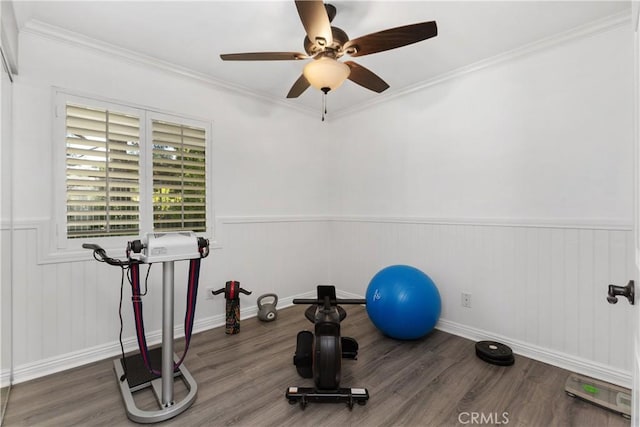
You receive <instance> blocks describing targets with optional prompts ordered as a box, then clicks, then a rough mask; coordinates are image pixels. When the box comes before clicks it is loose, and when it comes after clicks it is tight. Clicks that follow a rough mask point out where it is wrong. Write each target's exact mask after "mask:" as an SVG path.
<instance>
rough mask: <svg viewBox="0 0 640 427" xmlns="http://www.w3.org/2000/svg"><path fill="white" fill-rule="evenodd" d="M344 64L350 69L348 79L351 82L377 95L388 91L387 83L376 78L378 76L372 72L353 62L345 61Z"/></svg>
mask: <svg viewBox="0 0 640 427" xmlns="http://www.w3.org/2000/svg"><path fill="white" fill-rule="evenodd" d="M344 63H345V64H347V65H348V66H349V68H351V74H349V77H348V78H349V80H351V81H352V82H354V83H357V84H359V85H360V86H362V87H364V88H366V89H369V90H372V91H374V92H377V93H380V92H384V91H385V90H387V89H389V85H388V84H387V82H385V81H384V80H382V79H381V78H380V77H378V75H377V74H375V73H374V72H373V71H371V70H369V69H367V68H364V67H363V66H362V65H359V64H356V63H355V62H353V61H345V62H344Z"/></svg>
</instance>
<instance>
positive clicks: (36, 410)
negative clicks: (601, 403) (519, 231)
mask: <svg viewBox="0 0 640 427" xmlns="http://www.w3.org/2000/svg"><path fill="white" fill-rule="evenodd" d="M305 308H306V307H301V306H294V307H290V308H287V309H283V310H279V313H278V320H276V321H275V322H271V323H262V322H260V321H258V320H257V319H256V318H252V319H243V320H242V323H241V332H240V334H237V335H226V334H225V333H224V328H216V329H212V330H209V331H206V332H202V333H199V334H196V335H194V336H193V338H192V341H191V348H190V350H189V354H188V355H187V358H186V361H185V365H186V366H187V367H188V368H189V371H190V372H191V374H192V375H193V376H194V378H195V379H196V382H197V383H198V397H197V400H196V402H195V403H194V404H193V406H192V407H191V408H189V409H188V410H187V411H186V412H184V413H183V414H180V415H179V416H177V417H176V418H174V419H172V420H169V421H167V422H165V423H163V425H165V426H205V425H206V426H312V425H313V426H335V425H348V426H360V425H362V426H449V425H465V424H466V423H465V421H467V423H468V422H469V420H470V418H469V417H470V416H471V414H473V413H481V414H484V416H485V417H492V418H490V419H489V421H491V422H490V423H489V424H492V423H493V424H494V425H498V424H506V423H505V421H506V420H505V419H504V418H502V417H503V414H506V417H507V420H508V425H510V426H545V427H546V426H592V425H593V426H611V427H617V426H628V425H629V421H627V420H625V419H624V418H622V417H620V416H618V415H616V414H613V413H611V412H608V411H605V410H603V409H600V408H597V407H594V406H592V405H589V404H587V403H584V402H582V401H579V400H575V399H571V398H569V397H568V396H566V395H565V393H564V381H565V380H566V378H567V376H568V375H569V372H567V371H565V370H562V369H559V368H556V367H553V366H550V365H547V364H544V363H541V362H537V361H534V360H531V359H527V358H525V357H521V356H518V355H516V363H515V364H514V365H513V366H511V367H499V366H493V365H489V364H487V363H485V362H483V361H481V360H480V359H478V358H477V357H476V356H475V349H474V343H473V342H471V341H469V340H466V339H463V338H460V337H457V336H454V335H451V334H447V333H445V332H441V331H437V330H436V331H434V332H432V333H431V334H430V335H428V336H427V337H425V338H423V339H419V340H414V341H398V340H394V339H391V338H388V337H385V336H383V335H382V334H380V332H378V330H377V329H376V328H375V327H374V326H373V325H372V324H371V322H370V321H369V319H368V317H367V314H366V310H365V309H364V308H363V307H361V306H347V307H345V309H346V310H347V312H348V316H347V318H346V319H345V320H344V321H343V322H342V324H341V330H342V335H343V336H351V337H354V338H356V339H357V341H358V343H359V345H360V352H359V356H358V360H344V363H343V365H342V384H341V385H342V386H345V387H352V386H353V387H366V388H367V389H368V390H369V393H370V395H371V398H370V400H369V402H368V404H367V405H366V406H358V405H356V406H355V407H354V408H353V410H352V411H350V410H349V409H348V408H347V407H346V405H343V404H310V405H309V406H308V407H307V409H305V410H304V411H303V410H301V409H300V407H299V406H298V405H290V404H289V403H288V402H287V400H286V399H285V397H284V394H285V391H286V389H287V387H288V386H302V387H311V386H313V381H312V380H310V379H304V378H300V377H299V376H298V375H297V373H296V370H295V367H294V366H293V364H292V358H293V353H294V352H295V343H296V334H297V333H298V331H300V330H303V329H307V330H312V329H313V325H312V324H311V323H310V322H309V321H307V320H306V318H304V314H303V313H304V309H305ZM182 346H183V344H182V343H181V342H178V343H177V344H176V351H177V352H178V353H180V352H181V351H182ZM112 366H113V365H112V362H111V360H104V361H100V362H97V363H93V364H91V365H86V366H82V367H79V368H76V369H72V370H69V371H66V372H61V373H58V374H55V375H50V376H48V377H45V378H40V379H37V380H33V381H30V382H26V383H23V384H18V385H16V386H14V387H13V390H12V392H11V394H10V400H9V405H8V408H7V413H6V417H5V425H6V426H104V425H108V426H131V425H136V424H134V423H132V422H130V421H129V420H128V419H127V418H126V414H125V411H124V407H123V404H122V399H121V397H120V394H119V390H118V386H117V382H116V378H115V376H114V374H113V368H112ZM145 399H147V398H146V397H145ZM145 399H142V400H145ZM147 400H148V401H149V402H151V400H152V398H151V397H149V398H148V399H147ZM461 417H462V418H461ZM465 417H466V418H465ZM487 419H488V418H485V421H487ZM496 421H501V423H497V422H496ZM468 425H470V424H468Z"/></svg>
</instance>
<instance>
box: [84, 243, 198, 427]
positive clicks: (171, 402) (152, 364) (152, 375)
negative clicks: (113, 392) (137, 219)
mask: <svg viewBox="0 0 640 427" xmlns="http://www.w3.org/2000/svg"><path fill="white" fill-rule="evenodd" d="M82 246H83V247H84V248H86V249H91V250H93V256H94V258H95V259H96V260H97V261H100V262H106V263H107V264H109V265H114V266H119V267H121V268H122V269H123V281H124V275H125V270H128V273H127V275H128V278H129V282H130V283H131V295H132V296H131V300H132V304H133V311H134V316H135V324H136V338H137V341H138V347H139V349H140V351H139V353H135V354H133V355H131V356H127V357H125V356H124V349H123V354H122V358H120V359H116V360H114V361H113V364H114V370H115V373H116V377H117V380H118V385H119V387H120V392H121V394H122V399H123V401H124V405H125V408H126V411H127V417H129V419H131V420H132V421H135V422H138V423H145V424H148V423H156V422H160V421H165V420H168V419H169V418H173V417H175V416H176V415H178V414H180V413H182V412H184V411H185V410H187V409H188V408H189V407H190V406H191V404H193V402H194V401H195V400H196V394H197V391H198V386H197V384H196V382H195V380H194V378H193V377H192V376H191V374H190V373H189V371H188V370H187V368H186V367H185V366H184V365H182V361H183V360H184V357H185V355H186V354H187V350H188V348H189V341H190V339H191V332H192V330H193V320H194V314H195V306H196V296H197V289H198V279H199V272H200V260H201V259H202V258H205V257H206V256H208V255H209V241H208V240H207V239H205V238H202V237H197V236H196V235H195V233H193V232H170V233H147V234H146V235H145V236H144V237H142V238H141V239H140V240H134V241H132V242H129V243H128V245H127V259H126V260H119V259H115V258H111V257H109V256H107V254H106V252H105V250H104V249H102V248H101V247H100V246H98V245H95V244H84V245H82ZM183 260H189V263H190V265H189V277H188V290H187V308H186V313H185V324H184V328H185V349H184V354H183V355H182V356H181V357H178V356H177V355H176V354H174V352H173V331H174V323H173V309H174V301H173V300H174V263H175V261H183ZM153 263H162V345H161V347H160V348H156V349H152V350H149V348H148V347H147V342H146V338H145V334H144V321H143V316H142V296H144V295H145V294H146V280H145V292H144V293H143V292H141V289H140V271H139V266H140V264H153ZM147 275H148V272H147ZM121 298H122V293H121ZM121 302H122V301H121ZM120 333H121V342H120V343H121V346H122V329H121V332H120ZM176 380H182V381H183V383H184V385H185V387H186V389H187V390H188V391H187V394H186V396H184V397H183V398H182V400H180V401H176V400H175V399H174V393H173V392H174V382H175V381H176ZM147 388H151V389H152V390H153V393H154V395H155V398H156V400H157V403H158V409H155V410H153V409H152V410H145V409H140V408H138V406H136V402H135V400H134V393H136V392H138V391H141V390H144V389H147Z"/></svg>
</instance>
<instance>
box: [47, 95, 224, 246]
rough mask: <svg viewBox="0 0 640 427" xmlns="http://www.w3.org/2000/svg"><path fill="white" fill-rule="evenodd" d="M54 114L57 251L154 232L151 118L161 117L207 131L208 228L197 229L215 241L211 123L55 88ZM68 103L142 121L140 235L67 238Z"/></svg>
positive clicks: (116, 242) (115, 242) (114, 242)
mask: <svg viewBox="0 0 640 427" xmlns="http://www.w3.org/2000/svg"><path fill="white" fill-rule="evenodd" d="M54 102H55V106H54V108H55V110H54V111H55V117H54V132H53V135H54V144H53V147H54V149H53V152H54V153H53V154H54V156H53V157H54V162H53V172H54V179H53V184H54V188H53V196H54V197H53V201H54V205H53V209H54V212H53V218H54V221H55V224H54V230H55V242H56V248H57V249H58V250H77V249H81V247H82V244H83V243H87V242H89V241H90V242H92V243H97V244H99V245H101V246H103V247H104V248H105V249H109V248H114V249H121V250H123V249H124V246H123V244H124V242H126V241H129V240H134V239H136V238H138V237H139V236H143V235H145V234H146V233H149V232H153V170H152V164H153V144H152V143H151V141H152V140H153V134H152V131H153V130H152V126H151V122H152V120H161V121H166V122H171V123H176V124H183V125H185V126H193V127H198V128H202V129H204V130H205V147H206V152H205V188H206V196H205V197H206V198H205V209H206V231H205V232H204V233H202V232H198V235H200V236H202V237H205V238H208V239H210V240H211V241H213V237H214V229H213V225H214V224H215V220H214V209H213V173H212V166H213V149H212V143H211V141H212V139H211V133H212V122H211V121H207V120H203V119H198V118H193V117H188V116H185V115H180V114H175V113H169V112H162V111H158V110H155V109H151V108H148V107H143V106H135V105H130V104H127V103H124V102H119V101H113V100H106V99H100V98H98V97H93V96H84V95H77V94H73V93H69V92H67V91H62V90H55V91H54ZM68 103H71V104H76V105H81V106H86V107H89V108H92V107H94V108H103V109H109V110H113V111H117V112H119V113H125V114H131V115H135V116H137V117H139V120H140V128H139V129H140V177H139V179H140V207H139V215H140V234H139V235H131V236H110V237H95V238H68V237H67V184H66V178H67V172H66V164H67V163H66V161H67V160H66V131H67V127H66V106H67V104H68Z"/></svg>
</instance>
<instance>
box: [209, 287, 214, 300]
mask: <svg viewBox="0 0 640 427" xmlns="http://www.w3.org/2000/svg"><path fill="white" fill-rule="evenodd" d="M213 291H215V289H213V288H207V299H213Z"/></svg>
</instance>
